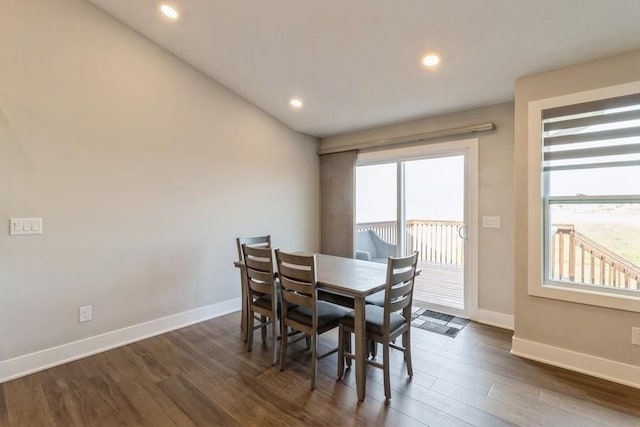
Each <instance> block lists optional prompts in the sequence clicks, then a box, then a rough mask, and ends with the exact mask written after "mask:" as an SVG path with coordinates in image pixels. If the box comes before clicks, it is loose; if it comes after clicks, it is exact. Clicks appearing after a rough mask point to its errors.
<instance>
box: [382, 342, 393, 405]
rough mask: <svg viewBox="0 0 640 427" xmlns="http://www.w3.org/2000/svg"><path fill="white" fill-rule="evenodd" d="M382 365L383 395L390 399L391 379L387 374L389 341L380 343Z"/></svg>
mask: <svg viewBox="0 0 640 427" xmlns="http://www.w3.org/2000/svg"><path fill="white" fill-rule="evenodd" d="M382 358H383V360H382V367H383V371H384V397H385V398H386V399H387V400H390V399H391V381H390V375H389V370H390V369H389V341H385V342H384V343H382Z"/></svg>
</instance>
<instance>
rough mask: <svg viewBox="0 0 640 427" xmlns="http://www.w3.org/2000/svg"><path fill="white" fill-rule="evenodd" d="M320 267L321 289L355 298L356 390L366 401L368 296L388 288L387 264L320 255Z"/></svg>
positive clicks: (318, 272) (318, 264) (318, 257)
mask: <svg viewBox="0 0 640 427" xmlns="http://www.w3.org/2000/svg"><path fill="white" fill-rule="evenodd" d="M300 254H301V255H302V254H303V253H300ZM234 265H235V266H236V267H238V268H242V269H244V263H242V262H239V261H236V262H235V263H234ZM316 267H317V271H316V275H317V285H318V289H322V290H326V291H329V292H332V293H335V294H339V295H342V296H345V297H350V298H353V309H354V320H355V322H354V335H355V354H354V355H355V365H356V389H357V396H358V400H360V401H362V400H364V398H365V390H366V379H367V363H366V357H367V337H366V319H365V298H366V297H367V296H369V295H372V294H374V293H376V292H379V291H381V290H383V289H384V287H385V282H386V279H387V276H386V275H387V266H386V264H380V263H375V262H370V261H362V260H357V259H352V258H343V257H337V256H332V255H324V254H316ZM350 298H347V299H349V300H350ZM243 316H244V314H243Z"/></svg>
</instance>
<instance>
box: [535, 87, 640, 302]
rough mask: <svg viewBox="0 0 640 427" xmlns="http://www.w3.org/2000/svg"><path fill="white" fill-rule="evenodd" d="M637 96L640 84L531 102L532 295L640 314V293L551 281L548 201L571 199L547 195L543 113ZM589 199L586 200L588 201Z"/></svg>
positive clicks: (618, 197)
mask: <svg viewBox="0 0 640 427" xmlns="http://www.w3.org/2000/svg"><path fill="white" fill-rule="evenodd" d="M634 93H640V81H637V82H632V83H627V84H622V85H617V86H610V87H605V88H599V89H594V90H589V91H584V92H578V93H573V94H568V95H562V96H557V97H552V98H545V99H540V100H534V101H530V102H529V103H528V105H527V107H528V116H527V120H528V126H527V139H528V153H527V154H528V163H527V169H528V170H527V176H528V186H527V193H528V195H527V204H528V208H527V226H528V233H527V237H528V241H527V249H528V254H527V270H528V273H527V282H528V283H527V286H528V293H529V295H532V296H537V297H543V298H551V299H557V300H562V301H569V302H576V303H581V304H588V305H594V306H599V307H608V308H614V309H621V310H627V311H634V312H640V292H635V291H624V290H622V291H618V290H612V289H607V288H604V287H598V286H592V285H584V284H575V283H570V282H562V281H552V280H547V278H548V277H549V276H548V275H547V271H545V269H546V268H547V265H548V263H545V262H544V261H545V259H544V257H545V256H546V254H545V246H544V245H545V240H546V239H548V236H546V227H545V221H548V214H549V212H548V208H549V206H548V202H547V199H553V200H558V199H569V198H570V197H552V196H546V195H545V194H544V192H543V191H542V190H543V188H544V177H543V174H542V160H543V158H542V156H543V149H542V148H543V143H544V141H543V137H542V134H543V133H542V129H543V123H542V121H543V111H544V110H548V109H552V108H557V107H564V106H570V105H574V104H580V103H584V102H592V101H597V100H601V99H606V98H614V97H620V96H625V95H630V94H634ZM588 198H589V197H585V199H588ZM605 198H607V197H603V196H595V197H593V199H594V200H595V199H605ZM614 198H615V199H624V200H629V199H633V196H622V197H620V196H612V197H611V199H614Z"/></svg>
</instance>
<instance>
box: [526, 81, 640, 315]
mask: <svg viewBox="0 0 640 427" xmlns="http://www.w3.org/2000/svg"><path fill="white" fill-rule="evenodd" d="M638 86H639V85H635V88H634V91H629V86H625V87H623V88H621V87H616V88H613V89H614V90H613V91H611V92H613V93H616V95H617V96H610V97H604V96H602V95H603V94H606V93H611V92H608V91H607V89H602V90H599V91H592V92H586V93H581V94H576V96H575V98H576V99H579V100H580V101H582V102H578V103H575V102H574V103H569V102H568V101H570V100H572V97H571V96H565V97H561V98H557V99H549V100H542V101H534V102H532V103H530V116H529V117H530V119H529V126H530V133H529V135H530V138H531V137H533V135H534V132H535V129H536V124H535V122H536V120H537V133H538V136H537V140H538V141H540V145H537V147H538V148H537V150H538V154H537V155H534V152H533V151H530V153H531V154H532V156H531V158H533V159H537V161H538V162H539V163H538V165H537V167H536V168H535V169H534V170H533V171H536V170H537V171H538V172H537V173H539V175H538V177H539V179H538V180H537V181H538V183H539V184H538V185H539V191H536V192H532V190H535V188H536V187H535V185H534V186H531V184H530V195H529V201H530V209H529V212H530V218H529V224H530V227H531V226H532V225H533V227H532V229H533V230H535V228H536V227H535V224H536V221H538V222H537V224H539V227H540V232H541V233H540V238H539V240H536V239H533V242H532V241H531V239H530V245H532V244H533V246H530V250H532V249H533V250H534V251H533V252H532V253H533V254H535V253H537V254H539V255H538V256H539V257H541V259H540V258H539V259H538V261H537V264H538V266H537V271H538V272H539V276H538V277H539V279H537V281H538V285H535V283H534V286H532V280H531V277H530V284H529V291H530V293H531V294H533V295H539V296H548V297H552V298H559V299H566V300H572V301H576V302H586V303H593V304H595V305H603V306H611V307H617V308H628V309H632V310H634V311H640V304H638V300H640V93H638V92H640V90H638ZM609 89H611V88H609ZM530 164H531V163H530ZM532 178H533V175H530V179H532ZM536 193H537V194H538V195H539V196H535V194H536ZM540 196H541V197H540ZM532 202H533V203H532ZM536 211H537V213H536ZM532 214H534V215H536V216H537V217H538V220H535V218H531V216H532ZM536 244H538V245H539V246H537V248H538V249H535V247H536ZM534 256H535V255H531V253H530V257H529V265H530V267H531V266H532V259H533V257H534ZM534 262H535V261H534ZM534 270H535V269H534ZM540 279H542V280H540ZM533 281H534V282H535V281H536V280H533ZM549 291H550V292H551V293H550V292H549ZM555 291H559V292H555ZM554 292H555V293H554ZM572 292H574V293H576V292H577V293H580V292H582V293H584V294H585V295H589V296H588V297H586V299H585V298H583V297H576V296H575V295H571V293H572ZM598 296H604V297H606V298H609V299H612V298H613V299H616V298H617V299H621V300H627V302H626V303H624V304H623V305H624V307H619V305H618V304H616V303H613V304H610V303H606V302H605V303H603V300H602V299H598V298H597V297H598ZM576 298H577V299H576ZM630 300H633V301H632V303H631V304H634V305H633V308H629V307H630V306H629V304H630V303H629V301H630Z"/></svg>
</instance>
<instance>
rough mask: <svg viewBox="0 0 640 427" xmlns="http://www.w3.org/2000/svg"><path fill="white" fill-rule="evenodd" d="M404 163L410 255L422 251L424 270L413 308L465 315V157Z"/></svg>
mask: <svg viewBox="0 0 640 427" xmlns="http://www.w3.org/2000/svg"><path fill="white" fill-rule="evenodd" d="M402 164H403V176H404V210H403V212H404V221H403V222H404V228H405V230H406V253H411V252H413V251H419V252H420V256H419V261H418V266H419V268H420V269H421V270H422V274H421V275H420V276H418V277H417V278H416V282H415V288H414V296H413V299H414V304H415V305H422V306H426V307H431V306H434V307H433V308H435V309H439V308H440V307H446V308H448V309H453V310H454V311H457V310H460V311H461V312H464V311H465V272H464V266H465V246H466V243H465V238H466V226H465V224H466V219H465V217H466V215H465V205H466V203H465V187H466V186H465V156H464V155H453V156H452V155H449V156H446V157H433V158H425V159H420V160H411V161H404V162H402ZM440 311H442V310H440ZM448 311H451V310H448ZM452 314H455V313H452Z"/></svg>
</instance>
